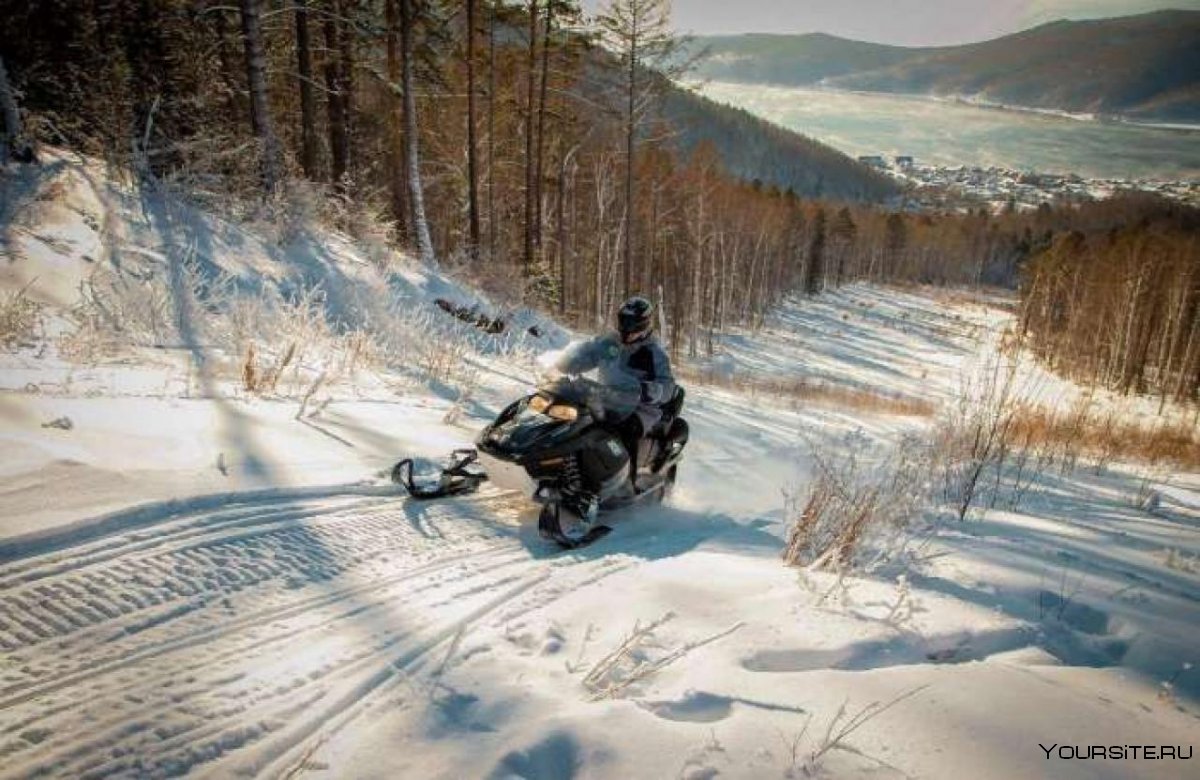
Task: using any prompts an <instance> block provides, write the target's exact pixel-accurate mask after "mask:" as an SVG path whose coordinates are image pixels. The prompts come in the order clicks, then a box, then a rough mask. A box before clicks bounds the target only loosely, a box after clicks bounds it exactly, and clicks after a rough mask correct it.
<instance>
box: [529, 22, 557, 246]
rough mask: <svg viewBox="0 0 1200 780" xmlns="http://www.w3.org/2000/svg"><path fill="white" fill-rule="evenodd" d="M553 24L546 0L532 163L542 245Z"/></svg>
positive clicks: (536, 233) (537, 238)
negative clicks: (547, 93)
mask: <svg viewBox="0 0 1200 780" xmlns="http://www.w3.org/2000/svg"><path fill="white" fill-rule="evenodd" d="M553 26H554V0H546V24H545V27H544V29H543V31H542V84H541V90H540V93H539V96H538V123H537V153H536V154H535V156H534V164H533V243H534V246H537V247H540V246H541V245H542V182H543V180H544V176H545V174H544V172H545V166H544V163H543V159H544V155H545V149H546V97H547V96H546V91H547V88H548V85H549V83H550V32H551V29H552V28H553Z"/></svg>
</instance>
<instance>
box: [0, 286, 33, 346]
mask: <svg viewBox="0 0 1200 780" xmlns="http://www.w3.org/2000/svg"><path fill="white" fill-rule="evenodd" d="M41 316H42V307H41V304H39V303H37V302H36V301H32V300H30V299H29V296H28V294H27V290H25V289H20V290H17V291H16V292H6V293H0V346H4V347H15V346H20V345H21V344H24V343H27V342H29V341H31V340H32V339H33V336H34V333H35V331H36V330H37V327H38V323H39V322H41Z"/></svg>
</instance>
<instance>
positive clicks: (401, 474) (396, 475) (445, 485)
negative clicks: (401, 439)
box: [392, 449, 487, 500]
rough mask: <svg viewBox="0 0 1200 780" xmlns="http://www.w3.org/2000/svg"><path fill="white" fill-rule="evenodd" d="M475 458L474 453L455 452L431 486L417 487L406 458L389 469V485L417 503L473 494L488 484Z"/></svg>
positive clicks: (477, 455)
mask: <svg viewBox="0 0 1200 780" xmlns="http://www.w3.org/2000/svg"><path fill="white" fill-rule="evenodd" d="M478 457H479V453H478V452H476V451H475V450H473V449H462V450H455V451H454V452H453V453H451V455H450V462H449V463H448V464H447V465H446V466H443V467H442V473H441V474H439V475H438V480H437V482H436V483H435V484H432V485H422V484H417V483H416V482H415V481H414V480H413V459H412V458H405V459H404V460H402V461H400V462H399V463H397V464H396V465H395V466H393V467H392V482H395V483H396V484H397V485H401V486H403V487H404V489H405V490H406V491H408V494H409V495H410V496H412V497H413V498H415V499H418V500H427V499H433V498H443V497H445V496H457V495H462V494H464V493H474V492H475V491H476V490H477V489H478V488H479V485H480V484H481V483H483V482H484V481H486V480H487V473H486V472H485V471H484V470H483V469H482V468H481V467H480V466H479V464H478V463H476V460H477V459H478Z"/></svg>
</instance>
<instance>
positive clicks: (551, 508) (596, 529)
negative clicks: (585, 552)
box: [538, 503, 612, 550]
mask: <svg viewBox="0 0 1200 780" xmlns="http://www.w3.org/2000/svg"><path fill="white" fill-rule="evenodd" d="M561 511H562V510H561V509H560V507H559V505H558V504H556V503H553V504H546V505H545V506H544V507H542V512H541V514H540V515H538V533H539V534H541V536H542V538H543V539H549V540H550V541H552V542H554V543H555V544H557V545H558V546H559V547H562V548H564V549H567V550H575V549H578V548H580V547H586V546H587V545H589V544H591V543H592V542H594V541H596V540H598V539H602V538H603V537H605V536H608V534H609V532H610V531H612V527H611V526H607V525H604V524H602V523H598V524H596V525H590V526H586V530H582V531H581V532H580V533H578V534H575V533H571V534H568V533H566V532H565V531H563V528H562V523H561V521H560V517H561V515H560V512H561Z"/></svg>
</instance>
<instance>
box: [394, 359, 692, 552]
mask: <svg viewBox="0 0 1200 780" xmlns="http://www.w3.org/2000/svg"><path fill="white" fill-rule="evenodd" d="M639 397H640V387H639V385H638V383H637V382H636V381H630V383H629V384H628V385H627V386H624V387H612V386H608V385H603V384H600V383H598V382H594V381H592V380H590V379H586V378H583V377H567V376H559V377H557V378H554V379H550V380H547V381H545V382H543V383H542V384H541V385H540V386H539V387H538V389H537V391H536V392H534V393H533V394H532V395H529V396H526V397H524V398H521V399H519V400H517V401H514V402H513V403H511V404H509V405H508V407H506V408H505V409H504V411H502V412H501V413H500V415H499V416H498V417H497V418H496V419H495V421H494V422H492V424H491V425H489V426H487V427H486V428H484V429H483V432H482V433H480V434H479V438H478V439H477V440H476V445H477V447H478V450H469V449H468V450H456V451H455V452H454V454H453V455H452V456H451V458H450V462H449V463H448V464H447V465H445V466H443V467H442V469H441V472H440V474H439V475H438V476H437V478H436V480H434V481H429V480H424V481H422V480H418V479H414V475H413V468H414V466H413V461H412V460H411V459H406V460H402V461H400V462H399V463H397V464H396V466H395V468H393V470H392V479H393V480H394V481H396V482H397V483H399V484H401V485H403V486H404V487H405V488H406V489H407V490H408V492H409V494H410V495H411V496H412V497H413V498H418V499H430V498H441V497H443V496H450V495H457V494H461V493H469V492H472V491H474V490H475V489H476V488H477V487H478V486H479V485H480V483H482V482H483V481H484V480H491V481H493V482H496V483H497V484H499V485H500V486H502V487H507V488H511V489H516V490H521V491H523V492H525V493H526V494H527V495H530V496H531V497H532V498H533V500H535V501H537V502H539V503H541V504H542V511H541V514H540V515H539V517H538V530H539V532H540V533H541V534H542V536H544V537H546V538H548V539H553V540H554V541H555V542H557V543H558V544H560V545H562V546H563V547H568V548H571V547H579V546H581V545H584V544H588V543H590V542H593V541H595V540H596V539H599V538H600V537H601V536H604V535H605V534H606V533H608V532H609V531H610V530H611V529H610V528H609V527H608V526H606V525H603V524H601V523H600V522H599V516H600V514H601V513H603V512H606V511H609V510H613V509H618V508H620V507H623V506H628V505H630V504H633V503H638V502H641V501H645V500H650V501H661V500H662V499H663V498H665V497H666V495H667V494H668V493H669V492H670V490H671V488H672V486H673V485H674V484H675V477H676V474H677V473H678V468H679V461H680V459H681V458H682V457H683V448H684V445H686V444H687V440H688V425H687V422H686V421H685V420H684V419H683V418H682V417H680V416H679V413H680V411H681V410H682V409H683V398H684V392H683V388H680V387H677V388H676V390H675V395H674V396H673V397H672V398H671V400H670V401H669V402H668V403H666V404H664V405H663V416H662V420H661V421H660V422H659V424H658V425H656V426H655V427H654V429H653V430H651V431H650V432H649V434H648V435H647V436H646V437H644V438H643V439H642V440H641V442H640V443H639V447H638V458H637V466H636V468H635V467H633V464H632V462H631V458H630V455H629V452H628V450H627V449H626V447H625V444H624V443H623V442H622V439H621V436H620V432H619V426H620V424H621V423H622V422H624V421H625V420H626V419H627V418H628V417H629V416H630V415H632V414H634V413H635V411H636V409H637V406H638V401H639Z"/></svg>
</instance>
